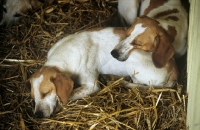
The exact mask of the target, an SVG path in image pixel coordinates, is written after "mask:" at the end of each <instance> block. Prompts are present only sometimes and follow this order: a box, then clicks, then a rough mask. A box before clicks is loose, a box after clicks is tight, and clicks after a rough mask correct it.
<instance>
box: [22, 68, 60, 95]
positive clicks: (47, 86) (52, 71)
mask: <svg viewBox="0 0 200 130" xmlns="http://www.w3.org/2000/svg"><path fill="white" fill-rule="evenodd" d="M59 72H60V71H59V69H58V68H57V67H48V66H45V67H42V68H41V69H39V70H38V71H36V72H35V73H34V74H33V75H32V76H31V77H30V79H28V80H27V81H26V84H25V85H26V88H27V90H29V91H31V96H32V97H33V98H34V87H33V84H32V79H34V78H38V77H40V76H41V75H43V80H42V82H41V83H40V86H39V91H40V95H41V98H44V97H45V96H46V95H47V94H49V93H51V92H56V89H55V85H54V84H53V82H52V81H51V79H52V78H55V77H56V75H57V73H59Z"/></svg>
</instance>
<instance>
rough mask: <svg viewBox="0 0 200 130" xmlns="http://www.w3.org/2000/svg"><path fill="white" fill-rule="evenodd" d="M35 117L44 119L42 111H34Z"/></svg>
mask: <svg viewBox="0 0 200 130" xmlns="http://www.w3.org/2000/svg"><path fill="white" fill-rule="evenodd" d="M35 117H36V118H43V117H44V114H43V112H42V111H36V112H35Z"/></svg>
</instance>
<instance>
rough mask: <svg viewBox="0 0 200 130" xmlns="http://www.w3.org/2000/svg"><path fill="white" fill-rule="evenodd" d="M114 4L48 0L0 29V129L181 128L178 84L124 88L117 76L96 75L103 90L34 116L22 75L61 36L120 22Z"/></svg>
mask: <svg viewBox="0 0 200 130" xmlns="http://www.w3.org/2000/svg"><path fill="white" fill-rule="evenodd" d="M116 5H117V1H116V0H76V1H73V0H72V1H70V0H62V2H61V0H60V1H59V3H57V2H55V1H51V4H49V3H46V4H45V5H44V6H43V7H42V8H40V9H38V10H37V13H33V14H31V15H30V16H27V17H25V18H23V19H22V20H21V21H20V22H19V24H18V25H16V26H12V27H10V28H0V44H1V46H0V53H1V55H0V72H1V73H0V75H1V76H0V94H1V95H0V129H13V130H17V129H20V130H21V129H22V130H25V129H30V130H32V129H44V130H45V129H51V130H54V129H56V130H57V129H59V130H62V129H63V130H66V129H67V130H68V129H72V130H73V129H77V130H81V129H83V130H85V129H91V130H92V129H108V130H112V129H121V130H124V129H138V130H143V129H144V130H146V129H148V130H151V129H173V130H174V129H178V130H180V129H186V106H187V104H186V102H187V95H184V94H183V93H182V85H177V86H176V88H175V89H167V88H163V89H154V88H147V89H142V88H138V89H127V88H125V87H124V86H121V85H119V80H122V79H120V78H116V77H114V78H113V77H112V76H101V77H100V81H101V82H102V83H103V84H102V90H101V91H100V92H98V93H97V94H95V95H94V96H90V97H87V98H84V99H82V100H78V101H75V102H69V103H68V104H67V107H66V108H65V109H64V110H63V111H61V112H60V113H58V114H56V115H54V116H53V117H52V118H49V119H42V120H38V119H35V118H34V114H33V110H34V109H33V108H34V105H33V100H32V99H31V98H30V94H29V93H27V92H26V91H25V86H24V82H25V81H26V79H28V78H29V77H30V75H31V74H33V73H34V72H35V71H36V70H37V69H38V68H40V67H41V66H42V65H43V63H44V62H45V60H46V54H47V52H48V50H49V48H50V47H51V46H52V45H53V44H54V43H55V42H56V41H58V40H59V39H61V38H62V37H64V36H66V35H68V34H71V33H74V32H77V31H80V30H84V29H89V28H93V27H102V26H120V23H119V20H118V15H117V9H116ZM185 79H186V78H185V76H184V77H183V78H182V80H183V81H185ZM106 86H107V87H106Z"/></svg>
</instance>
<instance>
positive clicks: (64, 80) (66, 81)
mask: <svg viewBox="0 0 200 130" xmlns="http://www.w3.org/2000/svg"><path fill="white" fill-rule="evenodd" d="M53 83H54V84H55V86H56V93H57V96H58V97H59V98H60V101H61V102H62V103H63V104H66V103H67V101H68V98H69V96H70V94H71V92H72V89H73V86H74V82H73V81H72V80H71V79H70V78H68V77H66V76H65V75H64V74H61V73H58V74H57V76H56V78H55V79H54V80H53Z"/></svg>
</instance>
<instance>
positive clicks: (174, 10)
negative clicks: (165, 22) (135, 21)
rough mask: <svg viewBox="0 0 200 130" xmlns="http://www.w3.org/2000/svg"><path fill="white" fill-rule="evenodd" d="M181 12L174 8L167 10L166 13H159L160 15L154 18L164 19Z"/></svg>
mask: <svg viewBox="0 0 200 130" xmlns="http://www.w3.org/2000/svg"><path fill="white" fill-rule="evenodd" d="M178 12H179V11H178V10H177V9H176V8H174V9H169V10H166V11H163V12H159V13H158V14H156V15H155V16H154V17H153V18H155V19H157V18H160V17H163V16H167V15H169V14H174V13H178Z"/></svg>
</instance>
